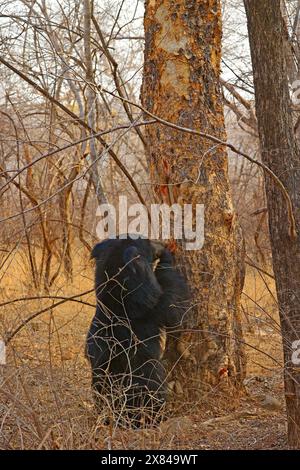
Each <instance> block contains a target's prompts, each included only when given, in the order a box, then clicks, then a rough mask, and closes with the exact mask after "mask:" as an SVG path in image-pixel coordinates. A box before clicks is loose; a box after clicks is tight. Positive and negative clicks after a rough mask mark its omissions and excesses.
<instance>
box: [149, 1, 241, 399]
mask: <svg viewBox="0 0 300 470" xmlns="http://www.w3.org/2000/svg"><path fill="white" fill-rule="evenodd" d="M144 24H145V63H144V76H143V85H142V92H141V95H142V102H143V105H144V107H145V108H146V109H147V110H148V111H151V112H152V113H154V114H156V115H158V116H159V117H161V118H164V119H166V120H168V121H171V122H173V123H176V124H177V125H180V126H186V127H190V128H193V129H197V130H199V131H202V132H206V133H209V134H212V135H214V136H216V137H218V138H221V139H224V140H225V139H226V134H225V129H224V116H223V103H222V96H221V91H220V85H219V75H220V56H221V35H222V27H221V11H220V1H219V0H190V1H184V0H178V1H177V2H173V1H171V0H156V1H155V0H148V1H146V12H145V21H144ZM146 133H147V134H146V135H147V141H148V143H149V149H150V152H149V155H148V156H149V163H150V169H151V173H152V181H153V185H154V189H155V192H156V195H157V196H159V199H160V201H164V202H166V203H168V204H173V203H174V202H177V203H179V204H185V203H189V204H193V206H195V205H196V204H204V211H205V242H204V246H203V248H202V249H201V250H195V251H185V252H184V253H183V254H182V257H181V259H182V260H183V265H184V267H185V269H184V271H185V273H186V275H187V277H188V280H189V283H190V285H191V290H192V294H193V304H194V308H193V310H192V311H191V312H189V314H188V316H187V322H186V326H187V327H188V329H189V332H188V331H186V332H185V333H183V335H182V341H181V343H180V347H179V350H180V352H181V353H184V354H183V357H186V358H188V354H187V352H189V353H190V355H189V359H191V360H190V361H185V360H184V359H183V360H181V361H180V362H179V365H178V367H177V368H176V378H177V379H178V378H179V377H180V378H181V380H182V383H183V382H184V383H185V384H189V387H188V392H189V397H191V392H192V390H193V391H194V392H195V393H196V395H198V394H201V391H203V386H204V383H208V384H210V385H211V384H214V385H215V384H217V383H219V382H222V383H223V384H225V383H226V384H230V383H233V384H234V385H237V384H240V383H241V382H242V379H243V377H244V372H245V363H244V354H243V344H242V342H241V339H242V334H241V320H240V296H241V290H242V284H243V277H244V276H243V266H244V265H243V261H242V240H241V237H240V232H239V228H238V224H237V220H236V215H235V214H234V210H233V206H232V200H231V193H230V188H229V181H228V169H227V164H228V162H227V153H226V149H225V147H224V146H222V145H215V144H212V142H211V141H209V140H207V139H203V138H200V137H198V136H192V135H190V134H187V133H184V132H181V131H178V130H174V129H171V128H170V127H167V126H164V125H161V124H157V125H155V126H154V125H153V126H148V127H147V130H146ZM191 329H192V330H193V333H190V330H191ZM179 388H180V387H179Z"/></svg>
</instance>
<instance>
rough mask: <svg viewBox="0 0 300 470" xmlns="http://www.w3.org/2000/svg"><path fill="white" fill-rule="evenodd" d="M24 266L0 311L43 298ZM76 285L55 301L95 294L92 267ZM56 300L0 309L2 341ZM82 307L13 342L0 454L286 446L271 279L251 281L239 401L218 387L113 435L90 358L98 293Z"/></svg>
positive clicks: (0, 389) (36, 324) (5, 372)
mask: <svg viewBox="0 0 300 470" xmlns="http://www.w3.org/2000/svg"><path fill="white" fill-rule="evenodd" d="M18 262H19V265H18V266H15V267H12V266H10V267H8V269H7V272H6V276H5V278H4V279H3V282H2V284H1V290H0V303H2V302H4V301H7V299H17V298H23V297H26V298H28V297H34V295H37V294H33V290H32V289H31V288H30V287H28V283H27V282H26V279H27V277H28V274H27V273H26V271H25V270H24V268H23V266H24V265H23V263H22V259H20V260H19V261H18ZM76 270H77V272H76ZM74 278H75V281H74V282H73V284H71V285H68V287H67V288H66V285H65V282H62V281H61V282H60V284H59V283H58V284H57V285H56V286H55V288H53V289H52V291H51V295H52V296H54V297H58V296H62V297H68V296H72V295H75V294H79V293H80V292H84V291H86V290H89V289H91V287H92V286H93V271H92V268H91V266H90V265H89V262H88V261H86V266H85V267H84V269H83V266H82V264H81V263H78V267H77V268H76V267H75V277H74ZM16 286H17V287H16ZM58 300H59V299H57V298H56V299H45V298H44V299H32V298H31V299H30V300H29V299H28V300H26V301H25V300H21V301H18V302H14V303H10V304H7V305H6V306H2V307H1V309H0V328H1V329H0V337H1V336H4V335H5V334H7V333H8V332H11V331H13V330H14V329H16V328H17V327H18V325H20V324H21V323H22V320H23V319H25V318H27V317H29V316H30V315H32V314H33V313H35V312H38V311H39V310H41V309H43V308H45V307H46V306H51V305H52V302H53V303H56V302H57V301H58ZM81 300H84V302H85V303H80V302H65V303H62V304H61V305H59V306H58V307H56V308H53V309H52V310H49V311H48V312H46V313H44V314H43V315H39V316H37V317H36V318H34V319H33V320H32V321H31V322H29V323H28V324H27V325H26V326H25V327H24V328H22V329H21V330H20V331H19V332H18V333H17V334H16V335H15V337H14V338H13V340H12V341H11V342H10V344H9V346H8V348H7V349H8V350H7V356H8V360H7V365H5V366H1V365H0V449H29V448H34V449H195V450H196V449H202V450H205V449H284V448H287V441H286V418H285V410H284V395H283V380H282V367H281V363H282V355H281V341H280V333H279V330H278V318H277V315H278V314H277V308H276V299H275V297H274V286H273V284H272V280H270V278H268V277H266V276H262V275H260V274H258V273H257V272H255V271H253V270H250V271H249V272H248V274H247V278H246V284H245V289H244V295H243V310H244V330H245V335H244V338H245V342H246V343H247V360H248V364H247V377H246V379H245V381H244V392H243V393H241V394H240V396H238V397H237V396H236V397H228V396H226V395H224V394H222V392H221V390H217V389H215V390H212V391H210V392H207V393H206V394H205V395H203V398H201V401H199V403H193V405H192V406H189V407H187V408H186V409H185V410H184V409H183V408H182V410H181V411H177V413H176V414H175V415H174V417H172V418H169V419H167V420H165V421H164V422H163V423H162V424H161V425H160V426H159V427H158V428H156V429H141V430H128V429H126V430H124V429H113V428H111V427H110V426H105V425H104V424H103V420H102V419H101V417H99V416H98V417H97V416H96V413H95V410H94V406H93V401H92V396H91V391H90V371H89V366H88V363H87V361H86V359H85V357H84V342H85V337H86V332H87V329H88V326H89V323H90V320H91V318H92V316H93V308H92V306H91V305H88V304H94V302H95V301H94V295H93V293H91V294H89V295H88V296H84V297H82V298H81ZM178 402H179V403H180V402H182V398H180V396H179V397H178ZM187 409H188V411H187Z"/></svg>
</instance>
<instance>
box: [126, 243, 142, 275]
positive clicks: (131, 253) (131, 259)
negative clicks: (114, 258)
mask: <svg viewBox="0 0 300 470" xmlns="http://www.w3.org/2000/svg"><path fill="white" fill-rule="evenodd" d="M140 256H141V255H140V252H139V250H138V249H137V247H136V246H129V247H128V248H126V250H125V251H124V253H123V261H124V263H125V264H126V265H128V267H129V269H130V270H131V271H132V272H133V274H134V275H136V264H137V262H138V261H139V260H140Z"/></svg>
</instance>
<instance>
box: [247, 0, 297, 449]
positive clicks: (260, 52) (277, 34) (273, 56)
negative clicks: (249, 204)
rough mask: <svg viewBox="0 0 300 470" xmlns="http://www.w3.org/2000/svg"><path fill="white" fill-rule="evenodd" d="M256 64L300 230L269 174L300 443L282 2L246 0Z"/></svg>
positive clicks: (264, 119)
mask: <svg viewBox="0 0 300 470" xmlns="http://www.w3.org/2000/svg"><path fill="white" fill-rule="evenodd" d="M245 8H246V12H247V19H248V30H249V41H250V47H251V56H252V63H253V77H254V85H255V98H256V114H257V121H258V132H259V138H260V145H261V156H262V160H263V162H264V163H265V164H266V165H267V166H268V167H269V168H270V169H271V170H272V171H273V172H274V173H275V174H276V175H278V176H279V177H280V178H281V180H282V182H283V183H284V184H285V187H286V188H287V191H288V193H289V195H290V197H291V199H292V202H293V207H294V213H295V218H296V224H297V230H298V233H297V234H294V233H291V232H290V227H289V226H288V224H287V223H286V222H285V221H286V207H285V204H284V202H283V198H282V194H281V193H280V191H279V189H278V187H277V186H276V184H274V181H273V180H271V179H270V178H269V177H268V176H266V197H267V205H268V216H269V229H270V239H271V247H272V259H273V269H274V275H275V280H276V291H277V297H278V303H279V315H280V321H281V328H282V340H283V350H284V379H285V398H286V405H287V416H288V437H289V443H290V445H291V446H292V447H295V448H296V447H299V445H300V368H299V366H298V367H297V366H296V365H294V364H293V362H292V353H293V343H294V341H296V340H299V338H300V303H299V297H300V262H299V261H300V238H299V230H300V191H299V188H300V169H299V168H300V153H299V147H298V143H297V139H296V136H295V132H294V125H293V118H292V111H291V100H290V95H289V84H288V70H287V64H286V48H285V28H284V22H283V18H282V15H281V9H280V2H274V1H272V0H245Z"/></svg>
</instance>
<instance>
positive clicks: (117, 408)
mask: <svg viewBox="0 0 300 470" xmlns="http://www.w3.org/2000/svg"><path fill="white" fill-rule="evenodd" d="M131 237H133V236H131ZM91 256H92V258H94V259H95V260H96V275H95V291H96V298H97V307H96V313H95V316H94V318H93V320H92V323H91V326H90V329H89V332H88V336H87V345H86V353H87V357H88V359H89V361H90V364H91V368H92V388H93V391H94V397H95V402H96V405H97V408H98V409H102V407H103V404H104V403H106V404H107V405H109V407H110V410H111V414H112V415H113V417H114V418H115V417H116V416H117V417H118V418H117V422H118V423H119V424H125V423H126V424H128V423H130V424H131V425H132V426H134V427H139V426H141V425H142V423H144V424H145V423H146V422H147V423H149V422H150V423H151V424H153V423H154V422H156V421H157V420H158V419H159V416H160V415H161V413H159V412H160V411H161V409H162V407H163V405H164V402H165V399H166V392H167V384H166V372H165V370H164V367H163V365H162V362H161V360H162V357H163V353H164V350H165V345H166V334H167V332H171V331H172V330H173V334H174V335H176V330H177V332H178V329H179V328H180V325H181V323H182V319H183V315H184V313H185V311H186V309H187V298H188V290H187V285H186V283H185V281H184V279H183V277H182V276H181V274H180V273H179V272H178V271H177V270H176V269H175V267H174V260H173V256H172V254H171V252H170V251H169V250H168V249H167V248H165V247H164V245H162V244H161V243H160V242H156V241H150V240H148V239H146V238H136V239H132V238H127V239H125V238H118V239H108V240H105V241H103V242H101V243H98V244H97V245H96V246H95V247H94V248H93V250H92V254H91Z"/></svg>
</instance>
